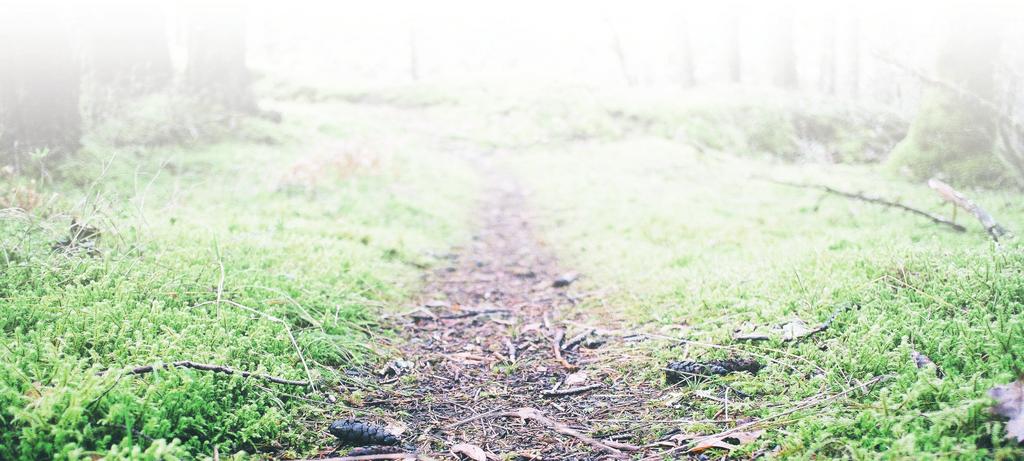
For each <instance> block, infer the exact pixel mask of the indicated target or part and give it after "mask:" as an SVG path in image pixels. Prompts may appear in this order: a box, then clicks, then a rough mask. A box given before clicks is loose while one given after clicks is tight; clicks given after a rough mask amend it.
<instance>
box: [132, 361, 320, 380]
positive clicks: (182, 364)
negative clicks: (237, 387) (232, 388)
mask: <svg viewBox="0 0 1024 461" xmlns="http://www.w3.org/2000/svg"><path fill="white" fill-rule="evenodd" d="M171 367H174V368H191V369H193V370H201V371H212V372H214V373H224V374H227V375H236V374H237V375H238V376H241V377H243V378H256V379H262V380H264V381H269V382H272V383H277V384H286V385H289V386H302V387H305V386H309V381H295V380H291V379H284V378H279V377H277V376H271V375H264V374H260V373H251V372H248V371H242V370H235V369H233V368H231V367H227V366H224V365H212V364H208V363H196V362H192V361H189V360H181V361H177V362H173V363H158V364H154V365H143V366H139V367H135V368H132V369H131V370H128V371H127V374H130V375H142V374H146V373H152V372H154V371H156V370H159V369H163V368H171Z"/></svg>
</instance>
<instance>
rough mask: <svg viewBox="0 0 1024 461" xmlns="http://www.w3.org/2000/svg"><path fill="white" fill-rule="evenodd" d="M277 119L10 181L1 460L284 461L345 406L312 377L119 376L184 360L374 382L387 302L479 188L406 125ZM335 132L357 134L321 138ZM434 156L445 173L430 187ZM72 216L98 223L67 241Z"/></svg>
mask: <svg viewBox="0 0 1024 461" xmlns="http://www.w3.org/2000/svg"><path fill="white" fill-rule="evenodd" d="M280 110H281V111H282V112H283V113H285V114H286V116H287V117H288V118H287V119H288V120H289V121H288V122H287V123H285V124H284V125H282V126H272V125H269V124H265V123H264V122H262V121H254V120H249V119H240V120H239V123H244V124H254V123H255V124H258V125H257V126H256V128H258V129H259V130H260V131H261V132H263V133H266V134H267V135H268V136H270V137H271V140H263V141H261V142H257V141H250V140H244V139H243V140H234V141H232V140H225V141H220V142H216V143H212V144H210V143H199V144H194V145H192V146H191V147H184V148H183V147H173V146H171V147H152V148H148V147H144V146H140V145H138V144H133V145H132V146H131V147H117V146H114V145H110V144H101V143H96V142H94V143H92V144H88V145H87V146H86V151H85V152H86V153H84V154H82V155H81V156H80V157H78V158H77V159H76V160H75V162H74V163H69V164H65V165H64V166H63V167H62V168H60V170H59V171H51V172H50V174H51V175H52V176H53V177H54V178H57V179H56V180H54V181H49V182H46V183H45V184H44V183H40V182H35V183H32V182H28V181H23V180H21V179H18V180H15V179H13V178H8V179H5V180H4V185H5V187H9V188H10V189H9V190H10V192H9V193H8V194H7V195H6V196H5V200H9V203H5V210H4V215H3V219H2V220H0V226H2V230H0V235H2V236H3V242H2V248H3V253H2V259H0V267H2V270H0V273H2V276H0V298H2V300H3V302H2V305H0V306H2V307H0V310H2V313H0V330H2V331H3V335H2V339H0V344H2V346H3V347H2V348H0V458H3V459H48V458H58V459H79V458H90V457H94V456H104V457H106V458H107V459H171V458H174V457H180V458H182V459H186V458H193V457H199V456H209V455H210V454H212V453H213V451H214V449H215V448H217V447H220V449H221V453H225V454H230V453H236V452H249V453H253V452H263V453H276V454H277V455H279V456H287V455H288V454H292V455H294V454H296V453H301V452H305V451H307V450H309V449H310V448H311V447H313V446H318V445H319V444H320V443H319V442H318V439H319V438H321V437H322V435H321V431H322V429H323V428H322V427H320V424H319V423H320V420H321V419H325V418H329V417H331V416H333V412H334V411H337V408H333V409H332V407H328V406H325V405H323V404H322V403H323V402H320V401H318V400H315V399H314V400H307V399H305V398H302V397H301V395H302V394H305V392H304V390H303V389H301V388H292V387H288V386H281V385H277V384H272V383H266V382H262V381H260V380H249V379H243V378H240V377H235V376H227V375H224V374H218V373H209V372H199V371H195V370H190V369H161V370H157V371H156V372H154V373H149V374H144V375H128V374H126V371H127V370H128V369H130V368H132V367H135V366H140V365H150V364H159V363H169V362H173V361H178V360H191V361H195V362H201V363H211V364H219V365H225V366H230V367H232V368H234V369H237V370H244V371H250V372H258V373H264V374H269V375H274V376H279V377H283V378H287V379H292V380H311V381H312V382H313V383H314V386H316V387H320V388H326V387H330V386H336V385H337V384H338V383H339V382H343V381H345V380H352V379H360V378H359V376H360V375H361V374H362V373H363V371H361V370H363V369H364V367H367V366H368V365H369V364H373V363H375V360H376V359H377V358H378V357H380V356H381V355H382V354H385V355H386V354H387V353H388V346H387V340H386V339H384V338H381V337H378V336H379V335H380V332H379V331H378V329H377V326H376V325H377V322H378V319H379V313H380V310H381V308H382V307H383V306H384V305H387V304H391V303H395V302H398V301H399V300H401V299H404V298H405V297H406V296H408V295H409V294H410V293H411V292H412V290H414V289H415V288H416V286H417V276H418V275H419V274H420V272H421V271H422V269H423V268H424V267H426V266H427V265H429V264H431V262H432V258H431V256H430V255H431V253H430V251H444V250H445V249H446V248H447V247H448V246H449V244H450V242H451V241H453V240H457V239H460V238H461V236H463V235H464V232H465V230H464V229H465V226H466V224H467V210H468V207H467V202H466V200H468V197H471V196H472V192H471V191H472V187H473V181H472V180H471V177H470V176H469V175H468V174H466V173H465V172H462V171H460V170H459V169H458V163H454V162H448V164H445V165H442V164H441V163H439V161H441V159H445V158H446V157H445V156H444V155H443V154H436V155H434V154H431V155H429V156H428V155H426V154H423V152H421V151H420V150H422V149H426V147H417V146H416V145H415V140H414V139H413V138H410V137H406V138H404V139H402V140H400V141H397V142H386V139H387V136H383V135H382V133H381V132H379V131H378V132H373V133H370V132H368V131H366V130H365V129H364V128H365V126H363V127H361V126H359V125H358V123H354V122H355V121H357V120H360V121H362V123H367V117H366V115H367V114H366V113H365V112H359V113H358V114H357V113H355V112H354V111H353V110H352V108H351V107H350V106H338V105H330V104H328V105H320V106H317V107H311V106H308V105H301V104H298V105H295V104H293V105H287V104H285V105H282V106H281V107H280ZM379 116H381V117H386V116H387V114H380V115H379ZM335 124H336V125H337V126H344V127H346V128H345V129H344V132H343V133H339V132H338V130H328V129H324V128H325V127H330V126H335ZM250 128H252V127H250ZM373 128H374V129H376V130H379V129H386V128H387V127H386V126H385V125H384V124H382V123H380V122H374V123H373ZM323 132H327V133H328V134H322V133H323ZM371 134H372V135H373V136H371ZM125 135H130V134H127V133H125ZM236 139H237V138H236ZM418 149H419V150H418ZM442 166H443V168H444V169H445V171H446V178H447V180H446V181H444V182H441V183H438V182H434V181H431V180H430V177H431V172H437V171H439V170H440V169H441V168H442ZM28 194H31V195H30V196H31V197H35V198H31V199H28V198H26V197H29V195H28ZM73 221H74V222H77V223H79V226H78V227H76V229H80V228H82V227H83V226H85V227H87V228H90V229H95V230H96V232H97V233H98V236H96V237H94V236H92V231H90V232H86V233H81V232H74V234H72V235H69V233H70V232H73V231H72V230H69V225H70V224H71V223H72V222H73ZM61 242H63V243H61ZM296 394H298V395H299V397H296V396H295V395H296ZM309 395H316V394H309ZM311 418H312V420H311Z"/></svg>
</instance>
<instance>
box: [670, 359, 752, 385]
mask: <svg viewBox="0 0 1024 461" xmlns="http://www.w3.org/2000/svg"><path fill="white" fill-rule="evenodd" d="M762 367H763V365H761V364H760V363H757V362H756V361H754V360H748V359H725V360H712V361H710V362H694V361H692V360H680V361H678V362H669V363H668V364H667V365H666V366H665V381H666V382H667V383H668V384H675V383H679V382H685V383H688V384H692V383H697V382H700V381H703V380H705V379H707V378H708V377H711V376H723V375H727V374H729V373H735V372H737V371H746V372H750V373H752V374H757V372H758V371H759V370H761V368H762Z"/></svg>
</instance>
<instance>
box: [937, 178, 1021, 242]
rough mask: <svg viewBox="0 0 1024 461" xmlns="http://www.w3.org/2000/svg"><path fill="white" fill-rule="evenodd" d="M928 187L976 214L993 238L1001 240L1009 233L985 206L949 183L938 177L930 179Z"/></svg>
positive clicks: (945, 198) (944, 198)
mask: <svg viewBox="0 0 1024 461" xmlns="http://www.w3.org/2000/svg"><path fill="white" fill-rule="evenodd" d="M928 187H931V188H932V190H934V191H935V192H936V193H937V194H939V196H941V197H942V199H943V200H945V201H947V202H950V203H952V204H954V205H956V206H958V207H960V208H963V209H964V210H966V211H967V212H968V213H970V214H972V215H974V217H975V218H977V219H978V222H980V223H981V225H982V226H984V227H985V232H988V235H989V236H990V237H992V240H995V241H996V242H998V241H999V237H1002V236H1004V235H1007V234H1009V231H1007V230H1006V228H1004V227H1003V226H1000V225H999V223H997V222H996V220H995V218H993V217H992V215H990V214H988V212H987V211H985V209H984V208H982V207H980V206H978V204H977V203H974V201H972V200H971V199H969V198H967V197H965V196H964V194H961V193H960V192H958V191H957V190H956V189H953V187H951V186H950V185H949V184H946V183H944V182H942V181H940V180H938V179H936V178H932V179H929V180H928Z"/></svg>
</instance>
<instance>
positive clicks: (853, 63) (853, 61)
mask: <svg viewBox="0 0 1024 461" xmlns="http://www.w3.org/2000/svg"><path fill="white" fill-rule="evenodd" d="M848 40H849V42H848V43H847V44H846V49H847V53H848V54H849V59H850V68H849V69H848V70H847V72H846V73H847V76H848V77H849V79H850V98H852V99H857V98H859V97H860V12H859V11H853V12H851V13H850V25H849V36H848Z"/></svg>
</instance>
